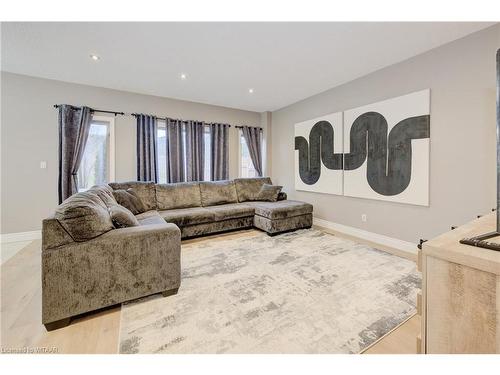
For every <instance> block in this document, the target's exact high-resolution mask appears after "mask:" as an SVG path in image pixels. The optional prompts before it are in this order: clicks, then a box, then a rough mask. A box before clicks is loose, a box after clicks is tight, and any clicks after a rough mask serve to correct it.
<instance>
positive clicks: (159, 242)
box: [42, 177, 312, 330]
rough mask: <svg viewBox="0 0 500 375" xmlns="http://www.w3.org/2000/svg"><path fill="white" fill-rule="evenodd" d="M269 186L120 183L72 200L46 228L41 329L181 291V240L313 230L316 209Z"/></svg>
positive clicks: (263, 181) (247, 182)
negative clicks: (128, 198) (128, 203)
mask: <svg viewBox="0 0 500 375" xmlns="http://www.w3.org/2000/svg"><path fill="white" fill-rule="evenodd" d="M270 185H271V180H270V179H269V178H267V177H264V178H251V179H235V180H229V181H216V182H189V183H178V184H154V183H153V182H136V181H134V182H115V183H110V184H109V185H99V186H95V187H93V188H91V189H90V190H88V191H86V192H83V193H77V194H75V195H73V196H71V197H70V198H68V199H67V200H66V201H64V202H63V203H62V204H61V205H59V206H58V207H57V209H56V212H55V214H54V216H53V217H50V218H47V219H45V220H44V221H43V225H42V322H43V324H44V325H45V326H46V328H47V330H52V329H56V328H59V327H62V326H65V325H67V324H69V321H70V319H71V317H73V316H75V315H79V314H82V313H85V312H88V311H92V310H97V309H100V308H103V307H107V306H112V305H115V304H118V303H121V302H124V301H128V300H132V299H136V298H140V297H144V296H147V295H151V294H155V293H160V292H162V293H163V294H164V295H171V294H173V293H177V290H178V288H179V286H180V282H181V279H180V272H181V266H180V249H181V238H188V237H194V236H200V235H206V234H210V233H217V232H223V231H228V230H235V229H243V228H251V227H256V228H259V229H261V230H264V231H266V232H267V233H268V234H270V235H274V234H277V233H282V232H285V231H290V230H295V229H300V228H309V227H311V225H312V206H311V205H310V204H307V203H304V202H298V201H290V200H287V199H286V194H283V193H280V194H279V195H277V194H276V189H273V187H272V186H271V187H270V188H269V186H270ZM267 188H269V191H266V189H267ZM124 192H125V193H124ZM127 194H133V196H134V197H135V198H137V199H136V201H137V202H136V203H137V205H138V206H137V207H136V206H132V207H129V208H130V210H131V211H136V212H134V214H135V215H132V213H131V212H130V211H129V210H128V209H124V208H123V207H122V205H120V204H119V203H118V202H120V199H121V198H120V197H121V196H122V195H127ZM135 198H134V199H135ZM278 199H279V200H278ZM139 203H140V204H139ZM122 204H123V205H125V204H124V203H122ZM122 211H126V213H127V215H128V216H132V217H131V218H129V219H130V220H131V221H132V223H130V224H128V225H131V226H127V227H122V226H123V223H122V222H120V221H119V220H118V221H116V220H115V217H119V216H117V215H115V213H116V212H119V214H122V213H123V212H122ZM127 215H125V216H127ZM127 220H128V219H127ZM127 220H125V221H127ZM130 220H128V221H130Z"/></svg>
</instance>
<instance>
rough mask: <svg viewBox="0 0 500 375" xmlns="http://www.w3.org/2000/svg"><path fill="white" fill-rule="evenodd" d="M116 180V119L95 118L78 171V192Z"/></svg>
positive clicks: (93, 118)
mask: <svg viewBox="0 0 500 375" xmlns="http://www.w3.org/2000/svg"><path fill="white" fill-rule="evenodd" d="M114 179H115V136H114V118H112V117H106V116H93V117H92V122H91V124H90V130H89V138H88V140H87V144H86V145H85V150H84V152H83V157H82V161H81V163H80V168H79V169H78V191H85V190H88V189H89V188H91V187H92V186H94V185H97V184H103V183H107V182H111V181H113V180H114Z"/></svg>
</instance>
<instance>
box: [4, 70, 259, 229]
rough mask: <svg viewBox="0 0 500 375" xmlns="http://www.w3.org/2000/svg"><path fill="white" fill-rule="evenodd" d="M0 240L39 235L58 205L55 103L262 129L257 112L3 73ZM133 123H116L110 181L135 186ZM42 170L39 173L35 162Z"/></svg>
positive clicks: (233, 173)
mask: <svg viewBox="0 0 500 375" xmlns="http://www.w3.org/2000/svg"><path fill="white" fill-rule="evenodd" d="M1 86H2V87H1V95H2V97H1V112H2V113H1V138H2V139H1V146H2V149H1V157H2V160H1V167H2V170H1V177H2V180H1V199H2V207H1V211H2V212H1V218H2V222H1V233H2V234H5V233H15V232H25V231H32V230H38V229H40V228H41V220H42V219H43V218H45V217H47V216H49V215H50V214H52V212H53V210H54V208H55V207H56V205H57V177H58V174H57V147H58V133H57V129H58V128H57V110H56V109H55V108H53V105H54V104H59V103H68V104H75V105H87V106H90V107H93V108H98V109H109V110H117V111H123V112H127V113H131V112H139V113H151V114H156V115H162V116H168V117H173V118H182V119H193V120H203V121H207V122H225V123H229V124H231V125H253V126H265V124H263V125H261V115H260V113H257V112H249V111H242V110H237V109H231V108H224V107H218V106H212V105H206V104H199V103H193V102H187V101H181V100H175V99H168V98H161V97H155V96H149V95H140V94H134V93H129V92H123V91H116V90H109V89H104V88H98V87H92V86H85V85H78V84H72V83H65V82H60V81H53V80H47V79H41V78H34V77H28V76H23V75H17V74H11V73H6V72H2V74H1ZM135 132H136V129H135V119H134V117H132V116H117V117H116V120H115V133H116V134H115V136H116V180H118V181H123V180H135V179H136V151H135V149H136V143H135V142H136V137H135ZM237 152H238V132H237V129H235V128H234V126H233V127H231V131H230V148H229V159H230V163H229V164H230V165H229V167H230V168H229V172H230V178H234V177H237V175H238V164H237V163H238V154H237ZM42 160H45V161H47V169H40V161H42Z"/></svg>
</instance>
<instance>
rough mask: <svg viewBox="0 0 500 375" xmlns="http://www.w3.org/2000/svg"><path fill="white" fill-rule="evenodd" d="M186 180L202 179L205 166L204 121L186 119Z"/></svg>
mask: <svg viewBox="0 0 500 375" xmlns="http://www.w3.org/2000/svg"><path fill="white" fill-rule="evenodd" d="M184 126H185V129H186V181H203V176H204V169H205V168H204V166H205V157H204V156H205V138H204V132H205V123H204V122H200V121H186V122H185V124H184Z"/></svg>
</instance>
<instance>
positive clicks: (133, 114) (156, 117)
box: [131, 113, 232, 128]
mask: <svg viewBox="0 0 500 375" xmlns="http://www.w3.org/2000/svg"><path fill="white" fill-rule="evenodd" d="M131 115H132V116H135V117H137V116H140V115H141V113H131ZM150 116H153V117H154V118H155V119H157V120H163V121H167V120H168V119H170V120H177V121H183V122H188V121H196V122H202V123H204V124H207V125H210V124H217V123H216V122H205V121H199V120H183V119H172V118H170V117H158V116H155V115H150ZM224 125H227V126H228V127H229V128H230V127H231V126H232V125H230V124H224Z"/></svg>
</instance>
